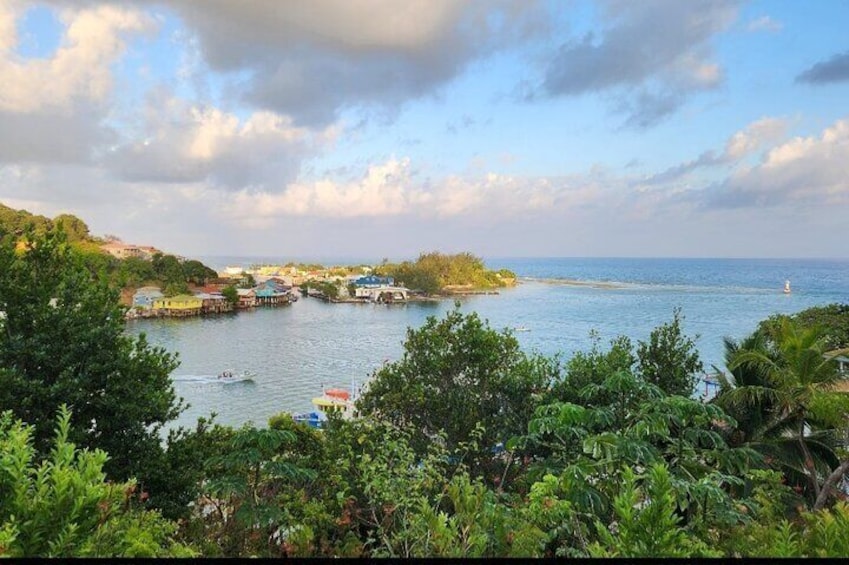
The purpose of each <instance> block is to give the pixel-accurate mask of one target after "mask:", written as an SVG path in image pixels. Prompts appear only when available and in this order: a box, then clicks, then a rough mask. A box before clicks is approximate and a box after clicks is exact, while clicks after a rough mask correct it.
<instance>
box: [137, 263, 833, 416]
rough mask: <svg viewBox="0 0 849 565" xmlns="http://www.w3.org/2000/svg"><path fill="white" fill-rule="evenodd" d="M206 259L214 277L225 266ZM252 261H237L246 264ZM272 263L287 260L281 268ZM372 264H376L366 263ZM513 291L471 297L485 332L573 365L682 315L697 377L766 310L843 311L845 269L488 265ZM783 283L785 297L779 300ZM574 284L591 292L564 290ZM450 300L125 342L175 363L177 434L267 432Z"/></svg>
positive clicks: (193, 322)
mask: <svg viewBox="0 0 849 565" xmlns="http://www.w3.org/2000/svg"><path fill="white" fill-rule="evenodd" d="M205 262H207V263H208V264H210V265H212V266H214V267H216V268H222V267H223V266H224V264H238V263H239V262H238V261H237V260H235V258H226V259H225V258H222V260H220V261H219V262H215V261H210V260H209V259H208V258H207V259H205ZM250 262H251V261H250V260H245V261H242V262H241V263H244V264H245V265H247V264H249V263H250ZM278 262H281V263H282V262H285V261H284V260H278ZM371 262H374V261H371ZM486 263H487V266H489V267H490V268H495V269H498V268H502V267H506V268H509V269H512V270H513V271H514V272H516V273H517V274H519V275H520V277H521V284H519V285H518V286H517V287H516V288H512V289H508V290H503V291H502V292H501V294H499V295H497V296H492V295H488V296H473V297H467V298H464V299H463V300H462V301H461V309H462V310H463V311H466V312H471V311H476V312H478V313H479V314H480V316H481V317H483V318H486V319H487V320H489V322H490V325H491V326H493V327H494V328H498V329H501V328H526V329H527V331H520V332H516V334H515V336H516V338H517V339H518V340H519V342H520V344H521V345H522V347H523V348H524V349H525V350H526V351H534V350H535V351H538V352H540V353H543V354H546V355H552V354H555V353H561V354H562V355H563V356H564V357H567V358H568V357H569V356H570V355H571V354H572V353H574V352H575V351H580V350H586V349H587V348H588V347H589V344H590V338H589V336H590V332H591V331H593V330H595V331H597V332H598V333H599V334H600V336H601V338H602V340H603V341H605V342H607V341H608V340H609V339H612V338H613V337H615V336H617V335H620V334H621V335H627V336H629V337H631V338H632V339H635V340H637V339H645V338H646V337H647V336H648V334H649V333H650V332H651V330H652V329H653V328H654V327H656V326H657V325H659V324H662V323H664V322H667V321H669V320H670V319H671V317H672V310H673V308H675V307H676V306H680V307H681V308H682V310H683V314H684V316H685V321H684V329H685V331H686V333H687V334H688V335H692V336H695V335H698V338H697V340H696V344H697V347H698V348H699V352H700V353H701V355H702V359H703V361H704V362H705V364H706V365H707V366H709V365H711V364H716V365H720V366H721V362H722V337H723V336H730V337H734V338H740V337H743V336H745V335H747V334H748V333H750V332H751V331H752V330H753V329H754V328H755V326H756V325H757V323H758V322H759V321H760V320H762V319H764V318H766V317H768V316H769V315H771V314H774V313H793V312H798V311H799V310H803V309H805V308H808V307H810V306H815V305H822V304H829V303H832V302H849V261H832V260H828V261H826V260H823V261H819V260H744V259H721V260H720V259H488V260H487V261H486ZM785 280H790V281H791V285H792V288H793V292H792V293H791V294H789V295H786V294H784V293H783V292H782V288H783V286H784V281H785ZM573 281H580V282H582V283H589V284H577V285H576V284H573ZM452 307H453V301H452V300H446V301H442V302H439V303H416V304H407V305H372V304H325V303H324V302H321V301H318V300H315V299H303V298H302V299H301V300H299V301H298V302H297V303H295V304H293V305H291V306H288V307H284V308H277V309H258V310H256V311H253V312H240V313H238V314H234V315H226V316H221V317H217V318H203V319H188V320H136V321H132V322H130V323H129V324H128V330H127V331H128V332H129V333H131V334H138V333H140V332H144V333H145V334H146V335H147V337H148V339H149V340H150V341H151V342H152V343H153V344H156V345H161V346H163V347H165V348H166V349H168V350H169V351H174V352H178V353H179V355H180V361H181V365H180V367H179V368H178V369H177V370H176V371H175V372H174V378H175V381H174V386H175V389H176V391H177V394H178V395H180V396H182V397H183V398H185V400H186V401H187V402H188V403H189V404H190V405H191V407H190V408H189V410H187V411H186V412H185V413H184V414H183V415H182V416H181V418H180V419H179V421H178V422H177V424H180V425H191V424H192V423H193V422H194V421H195V420H196V418H197V417H199V416H207V415H209V414H210V413H211V412H215V413H217V414H218V420H219V421H220V422H222V423H226V424H231V425H240V424H242V423H245V422H248V421H252V422H253V423H255V424H257V425H264V424H265V422H266V420H267V419H268V417H269V416H271V415H273V414H276V413H278V412H281V411H289V412H301V411H307V410H309V409H310V408H311V404H310V399H311V398H312V397H314V396H316V395H318V394H319V393H320V391H321V387H322V385H326V386H341V387H346V388H347V387H350V386H351V383H352V381H353V382H356V383H358V384H362V383H363V382H364V381H365V380H367V379H368V377H369V375H371V373H372V372H373V371H374V370H375V369H377V368H378V367H380V365H381V364H382V363H384V362H385V361H387V360H396V359H398V358H399V357H400V356H401V353H402V344H403V342H404V339H405V335H406V331H407V328H408V327H413V328H416V327H419V326H421V325H422V323H423V322H424V321H425V319H426V318H427V316H432V315H433V316H441V315H443V313H444V312H446V311H447V310H449V309H451V308H452ZM225 369H227V370H232V371H234V372H243V371H250V372H251V373H253V374H254V377H253V382H240V383H227V384H225V383H219V382H215V381H214V380H212V379H204V378H200V377H203V376H205V375H206V376H214V375H216V374H218V373H220V372H221V371H223V370H225Z"/></svg>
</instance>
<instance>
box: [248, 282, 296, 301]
mask: <svg viewBox="0 0 849 565" xmlns="http://www.w3.org/2000/svg"><path fill="white" fill-rule="evenodd" d="M254 295H255V296H256V305H257V306H280V305H282V304H289V294H288V293H287V292H285V291H282V290H278V289H277V287H276V286H275V285H274V284H267V285H263V286H260V287H258V288H257V289H256V290H255V291H254Z"/></svg>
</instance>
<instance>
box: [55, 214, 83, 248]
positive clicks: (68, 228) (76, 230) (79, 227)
mask: <svg viewBox="0 0 849 565" xmlns="http://www.w3.org/2000/svg"><path fill="white" fill-rule="evenodd" d="M53 225H54V226H56V227H59V228H61V229H62V230H64V232H65V234H66V235H67V236H68V241H69V242H72V243H73V242H76V241H85V240H87V239H89V233H88V226H87V225H86V223H85V222H84V221H82V220H81V219H79V218H77V217H76V216H73V215H71V214H60V215H58V216H56V217H55V218H53Z"/></svg>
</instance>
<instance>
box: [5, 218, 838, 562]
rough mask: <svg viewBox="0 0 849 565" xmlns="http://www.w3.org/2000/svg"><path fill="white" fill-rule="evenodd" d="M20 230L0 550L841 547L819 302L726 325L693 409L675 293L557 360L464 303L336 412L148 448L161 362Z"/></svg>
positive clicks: (159, 401)
mask: <svg viewBox="0 0 849 565" xmlns="http://www.w3.org/2000/svg"><path fill="white" fill-rule="evenodd" d="M28 237H29V238H30V239H29V240H28V241H29V242H30V245H29V246H28V247H27V248H24V249H17V250H16V249H15V245H14V244H13V243H10V240H9V239H4V240H3V244H2V245H0V248H2V249H0V311H2V312H4V315H3V316H0V381H2V382H0V412H2V413H3V415H2V416H0V555H8V556H20V555H26V556H41V555H44V556H104V557H106V556H113V555H120V556H178V555H203V556H229V557H249V556H268V557H280V556H286V557H304V556H358V557H384V556H393V557H414V556H434V557H441V556H444V557H499V556H513V557H540V556H565V557H569V556H598V557H607V556H613V557H645V556H658V557H661V556H669V557H698V556H704V557H719V556H734V557H737V556H781V557H800V556H844V555H846V554H847V553H849V537H847V536H846V531H847V530H846V528H847V526H849V506H848V505H847V504H846V503H845V502H843V500H842V499H844V498H845V495H844V494H843V493H844V491H843V488H844V487H845V483H844V480H845V479H846V476H847V472H849V457H847V454H846V451H845V443H844V441H843V440H844V438H845V432H846V429H847V414H849V403H847V401H846V398H847V396H846V395H845V394H844V393H841V392H838V391H836V390H835V389H834V388H833V385H834V383H835V382H836V381H837V380H838V379H839V378H840V375H838V373H837V366H836V364H835V362H834V361H833V356H834V355H835V354H837V353H841V351H839V350H838V351H834V350H833V349H832V348H831V346H830V343H831V342H830V341H829V336H828V334H827V330H823V329H822V327H821V326H820V325H819V324H817V323H816V316H815V315H814V316H813V317H812V318H811V319H810V323H809V324H805V325H802V324H799V323H797V322H796V321H795V320H794V319H784V320H782V321H781V323H780V326H778V327H777V328H776V329H773V330H769V331H766V330H764V329H759V330H758V331H756V332H755V333H754V334H753V335H752V336H750V337H748V338H746V339H743V340H741V341H740V342H735V341H732V340H728V341H727V343H726V347H727V363H726V365H727V367H728V369H729V371H728V372H726V374H725V375H724V376H723V380H722V387H721V390H720V392H719V394H718V395H717V397H716V398H715V399H713V400H712V401H711V402H707V403H706V402H703V401H700V400H697V399H695V398H693V396H692V392H693V387H694V384H695V383H694V381H693V379H692V378H691V374H690V372H691V371H692V370H696V369H698V368H699V367H700V363H699V361H698V357H697V355H696V352H695V349H694V347H693V341H692V339H690V338H689V337H688V336H686V335H685V334H684V333H683V329H682V325H683V324H682V322H683V317H682V316H681V313H680V312H678V311H674V312H673V317H672V320H671V321H670V322H669V323H667V324H664V325H662V326H660V327H658V328H656V329H655V330H654V331H653V332H652V333H651V335H650V336H649V337H648V339H647V340H646V341H644V342H642V341H640V342H638V343H636V344H633V343H632V342H631V341H630V340H629V339H627V338H624V337H618V338H615V339H614V340H612V341H611V342H610V343H609V345H608V346H605V345H603V344H602V343H601V342H600V341H599V340H597V339H596V340H595V341H594V344H593V346H592V347H591V349H590V350H589V351H587V352H583V353H579V354H576V355H575V356H573V357H572V358H571V359H569V360H568V361H565V362H563V361H562V360H561V359H559V358H557V357H555V358H545V357H541V356H538V355H535V354H532V355H528V354H525V353H523V352H522V351H521V350H520V349H519V348H518V345H517V343H516V340H515V339H514V337H513V336H512V334H511V333H510V332H509V330H502V331H499V330H495V329H492V328H490V327H489V325H488V324H487V323H486V322H485V321H482V320H481V319H479V318H478V316H477V315H475V314H464V313H462V312H461V311H460V310H459V307H458V308H457V309H455V310H453V311H451V312H449V313H448V314H447V315H446V316H445V317H444V318H442V319H436V318H431V319H429V320H428V321H427V322H426V323H425V325H424V326H422V327H421V328H418V329H411V330H409V332H408V335H407V341H406V343H405V346H404V355H403V357H402V358H401V359H399V360H398V361H396V362H393V363H387V364H386V365H385V366H383V367H382V368H381V369H379V370H378V371H376V372H375V374H374V375H372V378H371V380H370V382H369V384H368V387H367V389H366V391H365V392H364V394H363V395H362V397H361V398H360V399H359V400H358V404H357V408H358V412H359V414H358V416H357V417H355V418H353V419H351V420H342V419H339V418H335V417H334V418H331V420H330V422H329V423H328V425H327V427H326V429H325V430H323V431H316V430H313V429H311V428H308V427H306V426H304V425H301V424H296V423H295V422H294V421H293V420H292V418H291V417H290V416H289V415H287V414H280V415H278V416H275V417H273V418H271V420H270V421H269V422H268V426H267V427H265V428H256V427H253V426H250V425H246V426H244V427H241V428H238V429H233V428H228V427H223V426H220V425H217V424H215V423H214V421H211V420H201V421H199V422H198V424H197V427H196V428H195V429H193V430H181V431H179V432H177V433H172V434H171V436H170V437H169V438H168V439H167V440H166V441H164V442H160V441H159V440H158V433H157V429H158V428H159V427H160V426H162V425H163V424H164V423H166V422H168V421H170V420H171V419H173V418H174V416H175V415H176V414H177V413H178V412H179V410H180V409H181V404H180V401H179V400H178V399H177V398H175V395H174V392H173V388H172V386H171V384H170V381H169V379H168V373H169V372H170V371H171V370H172V369H173V367H174V366H175V364H176V362H177V360H176V359H175V358H173V357H172V356H170V355H168V354H166V353H165V352H163V351H160V350H157V349H155V348H151V347H150V346H149V345H147V344H146V343H145V342H144V339H143V338H139V339H130V338H127V337H125V336H123V334H122V333H121V331H120V323H119V322H118V320H120V309H119V308H117V306H116V302H115V299H116V295H115V292H114V291H113V290H111V289H110V287H109V285H108V284H107V283H106V282H105V281H103V280H102V279H98V278H96V277H93V276H92V275H91V273H90V271H89V270H87V269H86V268H85V266H84V264H83V263H82V262H81V261H80V259H79V257H78V256H76V255H74V254H73V253H72V252H71V250H70V249H69V246H68V244H67V242H66V241H65V240H64V239H63V237H62V236H61V234H56V233H52V232H45V234H43V235H38V234H35V233H34V232H31V233H29V234H28ZM829 312H830V310H829ZM802 318H803V317H802V316H800V319H802ZM804 319H808V318H804ZM843 353H845V352H843ZM57 414H58V420H57ZM57 421H58V424H57V423H56V422H57ZM107 454H108V455H107Z"/></svg>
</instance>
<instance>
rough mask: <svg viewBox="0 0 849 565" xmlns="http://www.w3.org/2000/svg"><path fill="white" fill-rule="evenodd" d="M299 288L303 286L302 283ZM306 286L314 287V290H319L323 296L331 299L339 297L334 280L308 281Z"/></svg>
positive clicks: (337, 287)
mask: <svg viewBox="0 0 849 565" xmlns="http://www.w3.org/2000/svg"><path fill="white" fill-rule="evenodd" d="M301 288H304V285H301ZM306 288H314V289H315V290H317V291H318V292H320V293H321V294H322V295H323V296H324V297H325V298H330V299H333V300H335V299H336V298H339V286H338V285H337V284H336V283H335V282H331V281H310V283H309V285H308V286H307V287H306Z"/></svg>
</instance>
